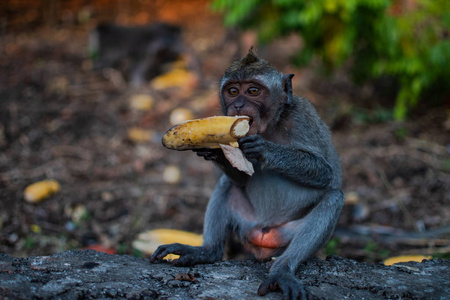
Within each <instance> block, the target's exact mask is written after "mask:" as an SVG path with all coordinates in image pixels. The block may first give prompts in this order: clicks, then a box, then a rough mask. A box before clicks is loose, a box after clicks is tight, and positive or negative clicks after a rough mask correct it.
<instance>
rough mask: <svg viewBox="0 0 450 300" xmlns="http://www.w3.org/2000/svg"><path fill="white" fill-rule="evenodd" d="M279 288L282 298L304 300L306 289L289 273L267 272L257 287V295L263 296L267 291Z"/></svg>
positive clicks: (306, 293) (306, 295)
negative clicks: (264, 278)
mask: <svg viewBox="0 0 450 300" xmlns="http://www.w3.org/2000/svg"><path fill="white" fill-rule="evenodd" d="M276 290H281V291H282V292H283V299H302V300H306V299H307V297H308V291H307V290H306V288H305V287H304V286H303V285H302V283H301V282H300V280H298V279H297V278H296V277H295V276H294V275H293V274H291V273H281V272H280V273H275V274H269V277H268V278H267V279H266V280H265V281H263V283H261V285H260V286H259V288H258V295H260V296H264V295H266V294H267V292H269V291H270V292H274V291H276Z"/></svg>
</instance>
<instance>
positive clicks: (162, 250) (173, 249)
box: [150, 243, 183, 263]
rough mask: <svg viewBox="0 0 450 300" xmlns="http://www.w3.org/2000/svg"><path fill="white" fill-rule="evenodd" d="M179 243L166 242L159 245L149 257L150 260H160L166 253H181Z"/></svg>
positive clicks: (152, 261)
mask: <svg viewBox="0 0 450 300" xmlns="http://www.w3.org/2000/svg"><path fill="white" fill-rule="evenodd" d="M181 246H183V245H181V244H178V243H175V244H167V245H162V246H159V247H158V249H156V251H155V252H154V253H153V255H152V257H150V262H151V263H154V262H160V261H162V260H163V259H164V257H166V256H167V255H168V254H178V255H180V254H181V249H180V248H181Z"/></svg>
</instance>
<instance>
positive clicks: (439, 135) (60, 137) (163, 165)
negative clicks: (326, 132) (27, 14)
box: [0, 1, 450, 261]
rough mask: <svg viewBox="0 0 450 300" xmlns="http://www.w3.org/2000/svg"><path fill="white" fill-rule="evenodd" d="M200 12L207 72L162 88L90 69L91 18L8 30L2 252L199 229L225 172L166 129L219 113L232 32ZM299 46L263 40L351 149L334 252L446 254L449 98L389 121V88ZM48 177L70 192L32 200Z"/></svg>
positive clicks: (2, 99) (4, 40)
mask: <svg viewBox="0 0 450 300" xmlns="http://www.w3.org/2000/svg"><path fill="white" fill-rule="evenodd" d="M200 2H201V1H200ZM191 13H192V14H194V13H199V12H198V11H196V12H191ZM201 14H202V18H201V19H202V21H199V20H198V18H193V19H192V20H193V21H191V22H190V23H189V24H182V25H183V30H184V33H185V40H186V43H187V44H189V45H190V46H191V48H192V49H193V50H194V52H195V53H196V54H197V55H198V57H199V59H200V63H201V71H202V76H201V77H200V78H199V81H196V82H194V83H193V84H191V85H188V86H187V87H183V88H171V89H166V90H159V91H157V90H154V89H152V88H151V87H150V85H148V86H146V87H143V88H141V89H139V90H136V89H132V88H130V87H129V86H128V85H127V84H126V82H124V81H123V80H122V79H121V77H120V74H118V73H117V72H114V71H112V70H108V71H107V72H105V71H104V72H101V71H93V70H92V69H91V66H92V62H91V61H90V59H89V58H88V56H87V52H86V48H87V34H88V32H89V30H90V29H91V28H92V24H93V23H94V21H95V20H93V21H92V22H91V23H89V24H81V25H80V24H62V25H57V26H38V27H35V28H34V27H33V28H30V27H29V28H26V29H21V30H12V31H6V32H4V33H3V34H2V36H1V38H0V51H1V55H0V69H1V72H0V150H1V152H0V199H1V201H0V252H2V253H6V254H10V255H14V256H20V257H23V256H30V255H47V254H51V253H55V252H58V251H62V250H68V249H80V248H84V247H88V246H92V245H96V244H102V245H103V246H105V247H111V248H113V249H115V251H117V252H119V253H129V254H133V253H135V251H133V249H132V246H131V243H132V241H133V240H134V239H135V238H136V236H137V234H138V233H140V232H144V231H146V230H150V229H156V228H174V229H184V230H188V231H192V232H196V233H201V231H202V224H203V214H204V211H205V207H206V204H207V201H208V198H209V196H210V195H211V193H212V191H213V188H214V185H215V182H216V180H217V176H218V173H217V171H216V170H215V169H214V167H213V165H212V164H211V163H209V162H206V161H203V160H202V159H200V158H198V157H197V156H196V155H195V154H194V153H191V152H176V151H170V150H167V149H165V148H164V147H163V146H162V145H161V142H160V139H161V136H162V134H163V133H164V132H165V131H166V130H167V129H168V128H170V127H171V124H170V122H169V118H170V114H171V112H172V111H173V109H175V108H177V107H183V108H188V109H189V110H190V111H191V112H192V113H193V116H194V117H205V116H210V115H214V114H219V110H218V107H219V106H218V102H217V88H216V83H217V82H218V80H219V78H220V76H221V74H222V73H223V71H224V70H225V68H226V66H227V65H228V64H229V63H230V62H231V60H232V59H233V56H234V55H235V54H236V45H235V44H233V43H231V42H230V44H229V45H228V44H225V45H226V46H224V45H223V41H226V40H225V38H224V36H225V33H226V31H225V29H224V28H223V27H222V26H221V24H220V18H219V17H218V16H216V15H213V14H211V13H207V12H205V11H201ZM165 15H167V16H166V18H165V19H166V20H171V18H175V17H173V16H172V15H170V13H169V12H167V13H166V14H165ZM250 38H251V37H250ZM243 39H244V40H245V39H248V36H245V37H244V38H243ZM244 44H245V43H244ZM233 47H234V48H233ZM299 47H300V43H299V41H298V40H296V39H295V38H292V37H291V38H287V39H284V40H281V41H277V42H275V43H274V44H273V45H269V46H266V47H261V55H262V56H263V57H265V58H266V59H268V60H270V61H272V62H273V63H274V64H275V65H276V66H277V67H278V68H279V69H280V70H281V71H283V72H284V73H286V72H292V73H295V74H296V77H294V88H295V91H296V94H301V95H304V96H306V97H307V98H309V99H310V100H311V101H312V102H313V104H314V105H315V106H316V107H317V109H318V111H319V112H320V114H321V116H322V117H323V118H324V120H325V121H326V122H327V124H329V126H330V128H331V129H332V131H333V135H334V143H335V145H336V148H337V150H338V152H339V153H340V155H341V160H342V169H343V173H344V187H343V188H344V192H345V193H346V196H347V197H346V205H345V207H344V211H343V214H342V216H341V218H340V221H339V225H338V230H337V234H336V236H337V237H336V238H335V239H333V242H332V243H330V244H329V245H328V246H327V250H326V252H327V253H335V254H338V255H341V256H344V257H348V258H354V259H357V260H364V261H379V260H382V259H384V258H386V257H388V256H393V255H398V254H433V255H436V254H439V255H442V254H448V253H449V252H450V247H449V234H450V230H449V227H450V117H449V110H448V107H447V108H446V107H445V106H438V107H424V108H423V109H420V110H418V111H416V112H415V113H414V115H413V117H412V118H411V119H410V120H409V121H407V122H405V123H402V124H399V123H394V122H391V121H385V122H380V121H383V120H384V119H383V116H384V113H385V112H386V110H385V109H383V108H382V106H381V105H380V103H386V102H388V101H386V99H380V98H377V97H378V96H375V93H373V89H370V88H369V87H364V88H358V87H355V86H353V85H352V84H351V83H349V81H348V80H347V79H346V76H345V74H344V73H342V72H339V73H337V74H336V75H334V76H332V77H330V78H326V79H324V77H320V76H318V75H317V74H316V73H315V72H314V71H313V69H314V68H313V67H311V68H305V69H297V68H295V67H293V66H292V65H290V64H289V55H290V54H292V53H293V52H294V51H298V49H299ZM200 82H201V83H200ZM137 94H146V95H150V96H151V97H152V98H153V99H154V100H155V103H154V105H153V107H152V108H151V109H150V110H139V109H136V108H135V107H133V105H132V99H133V96H135V95H137ZM136 128H137V129H144V130H147V131H145V132H147V133H148V136H150V137H151V138H148V139H144V140H136V139H135V138H133V137H132V136H131V135H130V130H132V129H136ZM168 166H175V167H176V169H178V170H179V171H180V173H181V178H180V180H179V181H177V182H175V183H171V182H170V180H169V181H168V180H167V179H165V178H164V176H162V175H163V174H164V171H165V170H167V167H168ZM44 179H55V180H57V181H58V182H59V183H60V184H61V190H60V192H59V193H57V194H56V195H54V196H52V197H50V198H48V199H45V200H43V201H42V202H39V203H36V204H31V203H27V202H26V201H24V197H23V192H24V190H25V188H26V187H27V186H28V185H29V184H31V183H34V182H36V181H39V180H44ZM323 253H325V251H324V252H323ZM323 253H322V254H323Z"/></svg>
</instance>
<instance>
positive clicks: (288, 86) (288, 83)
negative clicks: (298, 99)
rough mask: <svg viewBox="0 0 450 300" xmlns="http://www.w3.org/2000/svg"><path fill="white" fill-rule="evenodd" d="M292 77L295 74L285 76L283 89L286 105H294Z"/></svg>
mask: <svg viewBox="0 0 450 300" xmlns="http://www.w3.org/2000/svg"><path fill="white" fill-rule="evenodd" d="M292 77H294V74H286V75H283V89H284V92H285V93H286V104H292V98H293V97H294V96H293V94H292Z"/></svg>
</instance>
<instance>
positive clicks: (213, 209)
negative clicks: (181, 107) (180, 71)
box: [150, 49, 344, 299]
mask: <svg viewBox="0 0 450 300" xmlns="http://www.w3.org/2000/svg"><path fill="white" fill-rule="evenodd" d="M293 76H294V75H293V74H286V75H283V74H282V73H280V72H278V71H277V70H276V69H275V68H274V67H273V66H272V65H270V64H269V63H268V62H267V61H265V60H263V59H261V58H259V57H257V56H256V55H255V53H254V51H253V49H250V51H249V53H248V54H247V56H245V57H244V58H243V59H241V60H237V61H235V62H234V63H233V64H232V65H231V66H230V67H229V68H228V69H227V70H226V71H225V75H224V76H223V78H222V80H221V83H220V101H221V105H222V111H223V113H224V114H225V115H229V116H234V115H246V116H249V117H250V131H249V133H248V135H247V136H246V137H243V138H241V139H239V140H238V142H239V148H240V149H241V150H242V151H243V153H244V155H245V157H246V158H247V159H248V160H250V161H251V162H252V164H253V166H254V169H255V173H254V174H253V175H252V176H249V175H247V174H245V173H243V172H241V171H239V170H237V169H235V168H233V167H232V166H231V165H230V163H229V162H228V161H227V160H226V159H225V158H224V155H223V153H222V152H221V150H220V149H219V150H217V149H200V150H196V152H197V155H199V156H201V157H204V158H205V159H207V160H212V161H214V162H215V163H216V164H217V165H218V166H219V167H220V168H221V169H222V170H223V172H224V175H223V176H222V177H221V178H220V180H219V182H218V184H217V186H216V188H215V190H214V192H213V194H212V196H211V199H210V201H209V203H208V207H207V210H206V215H205V223H204V232H203V238H204V241H203V245H202V246H199V247H193V246H188V245H182V244H169V245H162V246H160V247H159V248H158V249H157V250H156V251H155V253H154V254H153V256H152V257H151V259H150V261H151V262H157V261H161V260H162V259H163V258H164V257H165V256H166V255H167V254H169V253H173V254H179V255H180V258H179V259H177V260H174V261H173V264H174V265H177V266H189V265H195V264H201V263H212V262H215V261H218V260H221V259H222V256H223V254H224V247H225V242H226V240H227V237H228V235H229V234H235V235H236V236H237V237H238V239H239V240H240V241H241V242H242V244H243V245H244V246H245V247H246V248H247V249H248V250H249V251H250V252H251V253H253V255H254V256H255V258H257V259H259V260H262V261H264V260H270V259H271V258H272V257H274V256H278V257H277V258H276V259H275V260H274V262H273V264H272V266H271V269H270V272H269V275H268V277H267V279H266V280H265V281H263V282H262V284H261V285H260V287H259V289H258V294H259V295H265V294H266V293H267V292H269V291H275V290H277V289H280V290H281V291H282V292H283V296H284V298H290V299H296V298H303V299H306V297H307V291H306V288H305V287H304V286H303V285H302V283H301V282H300V281H299V280H298V279H297V278H296V276H295V272H296V269H297V268H298V266H299V264H300V263H302V262H304V261H305V260H306V259H307V258H308V257H310V256H311V255H313V254H314V253H315V252H316V251H317V250H318V249H320V248H321V247H322V246H324V244H325V243H326V242H327V240H328V239H329V238H330V236H331V234H332V233H333V231H334V228H335V225H336V223H337V221H338V218H339V215H340V213H341V209H342V206H343V203H344V195H343V193H342V191H341V185H342V182H341V168H340V163H339V157H338V154H337V153H336V151H335V149H334V147H333V145H332V141H331V135H330V131H329V129H328V127H327V126H326V125H325V124H324V122H323V121H322V120H321V118H320V117H319V116H318V114H317V112H316V110H315V109H314V108H313V106H312V104H311V103H310V102H309V101H308V100H306V99H305V98H302V97H297V96H294V95H293V94H292V81H291V79H292V77H293Z"/></svg>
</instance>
